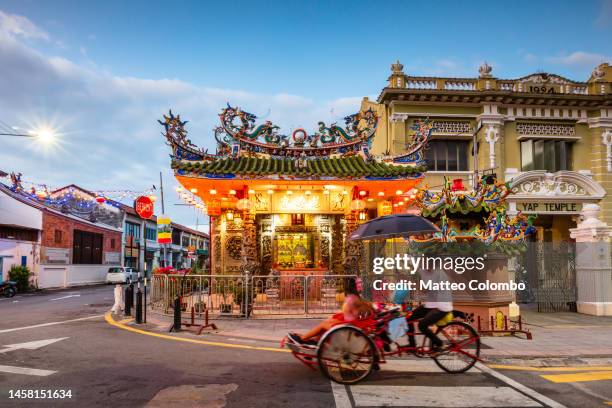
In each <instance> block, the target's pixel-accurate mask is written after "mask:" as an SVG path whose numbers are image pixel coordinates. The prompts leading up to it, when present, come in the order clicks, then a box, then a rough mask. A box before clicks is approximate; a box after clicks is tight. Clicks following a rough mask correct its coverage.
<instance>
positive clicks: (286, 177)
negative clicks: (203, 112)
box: [159, 105, 432, 275]
mask: <svg viewBox="0 0 612 408" xmlns="http://www.w3.org/2000/svg"><path fill="white" fill-rule="evenodd" d="M219 119H220V125H219V126H218V127H217V128H216V129H215V130H214V136H215V139H216V141H217V150H216V154H210V153H208V152H207V151H205V150H204V149H201V148H198V147H197V146H196V145H195V144H194V143H192V141H191V140H190V138H189V137H188V134H187V130H186V128H185V124H186V123H187V122H186V121H183V120H182V119H181V118H180V116H179V115H174V114H173V113H172V112H170V113H169V114H168V115H167V116H166V115H164V119H163V120H160V121H159V123H160V124H161V125H162V126H163V127H164V132H163V133H164V136H165V137H166V140H167V142H168V144H169V145H170V147H171V148H172V155H171V159H172V168H173V169H174V172H175V176H176V179H177V180H178V181H179V183H180V184H181V185H182V188H183V189H184V191H185V192H189V193H190V194H192V195H193V196H194V198H195V199H197V200H198V203H200V205H201V206H202V208H205V210H206V212H207V214H208V215H209V216H210V220H211V221H210V222H211V266H212V272H213V273H215V274H233V275H235V274H242V273H246V272H249V273H252V274H253V273H257V274H264V275H265V274H268V273H269V272H270V271H271V270H276V271H279V273H281V274H307V273H309V272H313V273H319V274H320V273H334V274H342V273H345V272H346V273H350V272H351V271H352V272H356V268H357V266H358V262H359V257H360V251H361V249H360V246H359V244H355V243H352V242H347V241H346V240H345V237H347V236H349V234H350V233H351V232H352V231H353V230H354V229H355V228H356V227H357V226H358V225H359V224H360V223H362V222H365V221H366V220H368V219H370V218H373V217H377V216H381V215H386V214H390V213H392V212H397V211H399V210H402V209H403V208H405V207H406V206H407V202H409V201H410V200H411V199H412V200H413V199H414V198H415V195H416V194H417V190H416V188H415V186H416V185H417V184H418V183H419V182H420V181H421V180H422V178H423V173H424V172H425V170H426V167H425V163H424V160H423V159H424V155H423V148H424V146H425V145H426V143H427V141H428V138H429V137H430V134H431V129H432V124H431V123H430V122H429V121H428V120H423V121H419V122H417V123H416V124H415V125H414V128H413V129H414V131H415V133H414V135H413V137H412V139H411V141H409V143H408V144H407V146H406V149H405V150H404V152H403V153H402V154H400V155H396V156H374V155H373V154H372V153H371V151H370V149H371V146H372V140H373V138H374V134H375V132H376V129H377V125H378V121H379V118H378V115H377V113H376V112H375V111H374V110H372V109H365V108H364V109H362V110H361V111H360V112H358V113H356V114H353V115H350V116H346V117H345V118H344V126H339V125H337V124H335V123H332V124H330V125H329V126H328V125H326V124H325V123H324V122H319V123H318V130H317V131H315V132H308V131H306V130H305V129H301V128H298V129H295V130H293V131H292V132H291V133H289V134H282V133H281V132H280V129H279V127H278V126H276V125H274V124H273V123H272V122H270V121H264V122H263V123H257V117H256V116H255V115H253V114H251V113H248V112H246V111H244V110H241V109H240V108H237V107H232V106H229V105H228V106H227V107H226V108H225V109H223V110H222V111H221V113H220V114H219Z"/></svg>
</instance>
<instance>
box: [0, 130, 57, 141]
mask: <svg viewBox="0 0 612 408" xmlns="http://www.w3.org/2000/svg"><path fill="white" fill-rule="evenodd" d="M0 136H15V137H29V138H32V139H38V140H39V141H41V142H42V143H44V144H49V143H53V141H55V139H56V134H55V132H54V131H53V129H51V128H47V127H43V128H40V129H36V130H30V131H28V133H0Z"/></svg>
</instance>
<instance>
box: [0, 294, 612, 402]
mask: <svg viewBox="0 0 612 408" xmlns="http://www.w3.org/2000/svg"><path fill="white" fill-rule="evenodd" d="M112 303H113V301H112V287H110V286H101V287H89V288H79V289H71V290H63V291H54V292H51V293H45V294H39V295H27V296H17V297H15V298H13V299H7V300H0V312H1V315H0V316H1V321H0V406H2V407H4V406H7V407H11V406H23V407H32V406H38V405H41V406H43V405H44V406H54V407H57V406H64V405H66V406H78V407H89V406H113V407H123V406H129V407H138V406H152V407H155V406H160V407H161V406H185V407H195V406H203V407H223V406H227V407H342V408H344V407H350V406H379V405H383V404H386V405H389V406H463V407H472V406H490V407H501V406H506V407H508V406H512V407H524V406H532V407H538V406H567V407H590V406H592V407H602V406H605V405H604V402H605V401H612V392H610V384H611V381H605V380H604V381H588V382H584V381H578V382H561V383H558V382H553V381H551V380H548V379H546V378H544V377H542V375H546V374H547V373H542V372H529V371H512V370H497V371H494V370H491V369H489V368H487V367H482V368H481V369H475V370H473V371H470V372H469V373H466V374H463V375H449V374H445V373H442V372H440V370H439V369H437V368H436V367H435V365H433V364H432V363H431V362H430V361H429V360H416V359H415V360H407V361H399V362H398V361H395V362H391V363H390V364H388V366H386V367H385V366H383V369H382V370H381V371H380V372H376V373H374V374H373V375H372V376H371V377H370V378H369V379H368V380H367V381H365V382H363V383H362V384H359V385H356V386H351V387H345V386H339V385H335V384H331V383H330V381H329V380H327V379H325V378H324V377H323V376H322V375H321V374H320V373H318V372H315V371H311V370H309V369H307V368H305V367H304V366H302V365H301V364H300V363H298V362H297V361H296V360H294V358H293V357H292V356H291V355H290V354H288V353H281V352H272V351H265V350H248V349H241V348H229V347H217V346H211V345H203V344H191V343H185V342H179V341H174V340H171V339H166V338H159V337H153V336H148V335H144V334H140V333H134V332H130V331H127V330H123V329H121V328H118V327H115V326H112V325H109V324H108V323H107V322H106V321H105V320H104V318H103V317H102V315H103V314H104V313H105V312H107V311H108V310H109V309H110V307H111V305H112ZM49 323H52V324H49ZM220 324H223V323H222V322H221V323H220ZM45 340H46V342H44V341H45ZM215 340H217V341H226V342H229V343H232V342H233V343H234V344H249V345H258V346H262V347H277V344H276V343H268V342H262V341H257V342H254V341H251V342H248V341H247V342H246V343H245V340H243V341H242V342H241V341H240V339H234V340H233V341H229V340H228V339H222V336H216V337H215ZM41 341H42V342H41ZM32 342H33V343H32ZM557 374H559V373H557ZM27 390H32V391H31V394H30V397H34V396H35V395H34V394H33V393H34V392H36V391H34V390H38V394H39V396H42V395H41V394H42V393H43V391H41V390H44V393H46V392H47V391H48V390H50V391H54V390H58V391H59V390H64V393H67V392H68V391H70V393H71V397H70V398H68V397H65V398H56V399H47V398H45V399H42V398H39V399H36V398H28V391H27ZM16 396H20V397H21V396H22V397H24V398H16ZM11 397H13V398H11ZM557 403H560V405H556V404H557ZM561 404H562V405H561Z"/></svg>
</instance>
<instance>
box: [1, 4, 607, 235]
mask: <svg viewBox="0 0 612 408" xmlns="http://www.w3.org/2000/svg"><path fill="white" fill-rule="evenodd" d="M611 40H612V1H609V0H608V1H584V2H576V1H540V2H535V1H529V2H522V1H513V2H503V3H501V2H492V1H487V2H480V1H464V2H457V1H452V2H451V1H448V2H444V1H441V2H435V3H434V2H413V1H410V2H408V1H397V0H395V1H379V2H374V1H368V2H361V1H351V2H348V1H347V2H340V1H336V2H318V1H304V2H297V1H278V2H277V1H266V2H263V1H262V2H253V1H251V2H240V1H231V2H219V1H215V2H203V1H197V2H196V1H194V2H186V1H185V2H172V3H170V2H151V1H147V2H144V1H142V2H136V1H132V2H118V1H104V2H102V1H96V2H94V1H86V2H85V1H27V0H20V1H7V0H0V61H2V63H1V64H0V87H1V88H2V89H3V91H2V92H0V120H2V121H4V122H7V123H10V124H11V125H13V124H15V125H18V126H20V127H28V126H32V123H34V122H36V123H39V122H43V123H44V122H53V123H54V125H55V126H56V127H58V128H61V131H62V133H63V135H62V136H63V138H62V139H63V141H62V145H61V146H59V147H57V148H56V149H55V150H53V151H50V150H45V149H40V148H39V147H38V146H35V145H28V144H27V143H24V142H23V141H15V140H9V141H7V142H5V147H6V148H5V149H0V163H1V164H0V168H1V169H4V170H21V171H23V172H24V178H28V179H33V180H41V181H46V182H49V183H50V184H56V185H60V184H67V183H71V182H75V183H77V184H82V185H84V186H85V187H87V188H91V189H111V188H132V189H139V188H144V187H146V186H148V185H150V184H151V183H153V182H155V180H156V178H157V177H158V176H157V175H158V172H159V171H160V170H161V171H164V174H165V175H166V176H167V179H168V184H169V185H172V184H173V183H174V181H171V180H170V177H171V173H170V172H169V171H168V169H167V164H168V158H167V153H168V150H167V148H166V147H165V146H164V144H163V142H162V140H161V138H160V137H159V128H158V127H157V124H156V121H155V120H156V119H157V118H158V117H160V116H161V114H162V113H163V112H164V111H165V110H166V109H167V108H170V107H172V108H173V109H174V110H176V111H178V112H180V113H182V114H183V117H185V118H187V119H189V120H190V121H191V123H190V125H191V127H190V130H191V132H192V138H193V140H194V142H196V143H197V144H200V145H203V146H206V147H210V148H211V149H213V148H214V145H213V143H212V138H211V133H210V129H211V127H212V126H213V125H214V124H215V121H216V113H217V112H218V110H219V109H220V108H221V106H222V105H224V103H225V101H230V102H232V103H234V104H239V105H240V106H242V107H243V108H244V109H246V110H248V111H252V112H254V113H257V114H260V115H264V114H266V115H269V119H272V120H274V121H276V122H278V123H279V124H280V125H281V126H283V127H285V128H287V127H292V126H306V127H308V128H312V127H313V126H314V123H315V122H316V121H317V120H319V119H322V120H331V119H334V117H335V116H339V115H341V114H344V113H349V112H351V111H354V110H356V109H357V108H358V103H359V100H360V98H361V97H362V96H366V95H367V96H373V97H374V96H376V95H377V94H378V92H379V91H380V89H381V88H382V87H383V86H385V82H386V78H387V77H388V74H389V65H390V64H391V62H393V61H395V60H396V59H398V58H399V59H400V60H401V61H402V63H403V64H404V66H405V68H404V71H405V72H406V73H407V74H412V75H440V76H475V75H476V73H477V68H478V66H479V65H480V64H481V63H482V62H483V61H485V60H486V61H488V62H489V63H490V64H491V65H492V66H493V74H494V75H496V76H498V77H502V78H515V77H520V76H524V75H527V74H529V73H532V72H535V71H547V72H551V73H557V74H560V75H564V76H567V77H569V78H571V79H575V80H586V79H587V78H588V76H589V74H590V72H591V70H592V69H593V68H594V67H595V66H596V65H597V64H598V63H600V62H602V61H607V62H612V57H611V56H612V41H611ZM332 109H333V112H334V113H333V114H332V113H330V112H331V110H332ZM268 112H269V113H268ZM286 130H287V131H288V129H286ZM172 212H174V213H175V218H176V219H177V220H178V221H179V222H183V223H186V224H190V225H192V224H193V223H194V218H195V217H194V216H193V214H192V213H190V212H189V211H188V210H186V209H184V208H181V207H173V208H172Z"/></svg>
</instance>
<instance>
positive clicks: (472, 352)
mask: <svg viewBox="0 0 612 408" xmlns="http://www.w3.org/2000/svg"><path fill="white" fill-rule="evenodd" d="M437 335H438V338H439V339H440V340H442V342H443V343H444V344H443V351H442V352H441V353H440V354H438V355H436V356H434V357H433V359H434V361H435V362H436V364H437V365H438V367H440V368H441V369H443V370H444V371H446V372H447V373H451V374H459V373H463V372H465V371H467V370H469V369H470V368H472V367H473V366H474V364H476V361H478V357H479V356H480V336H478V333H476V330H474V328H473V327H472V326H470V325H469V324H467V323H463V322H450V323H448V324H447V325H445V326H443V327H440V328H439V329H438V333H437ZM430 345H431V342H430Z"/></svg>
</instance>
